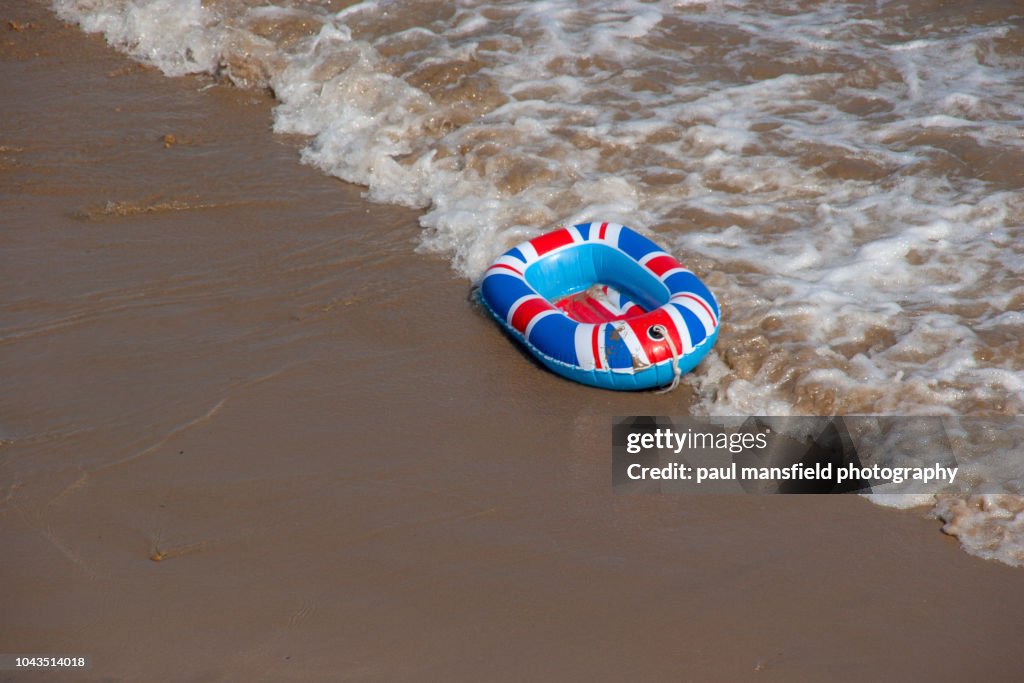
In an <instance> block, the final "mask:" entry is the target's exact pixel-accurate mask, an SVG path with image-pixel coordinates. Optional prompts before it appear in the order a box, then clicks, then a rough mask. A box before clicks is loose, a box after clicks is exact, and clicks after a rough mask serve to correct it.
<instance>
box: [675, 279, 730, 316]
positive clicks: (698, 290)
mask: <svg viewBox="0 0 1024 683" xmlns="http://www.w3.org/2000/svg"><path fill="white" fill-rule="evenodd" d="M665 286H667V287H668V290H669V292H670V294H669V296H674V295H676V294H682V293H683V292H687V293H689V294H696V295H697V296H699V297H700V298H702V299H704V301H706V302H708V305H709V306H711V310H713V311H714V312H715V318H716V319H717V318H718V317H719V313H718V302H717V301H715V297H714V296H712V295H711V291H710V290H708V288H707V287H705V286H704V283H703V282H701V281H700V280H699V279H697V276H696V275H694V274H693V273H676V274H675V275H669V276H668V277H667V278H665Z"/></svg>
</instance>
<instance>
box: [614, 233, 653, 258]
mask: <svg viewBox="0 0 1024 683" xmlns="http://www.w3.org/2000/svg"><path fill="white" fill-rule="evenodd" d="M619 249H621V250H622V251H624V252H626V253H627V254H629V255H630V256H632V257H633V258H634V259H635V260H637V261H639V260H640V259H642V258H643V257H644V256H647V255H648V254H650V253H651V252H652V251H661V249H660V248H659V247H658V245H656V244H655V243H654V242H652V241H650V240H649V239H647V238H646V237H644V236H643V235H640V234H637V233H635V232H633V231H632V230H630V229H629V228H622V231H621V232H620V233H619Z"/></svg>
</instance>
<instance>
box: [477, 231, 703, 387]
mask: <svg viewBox="0 0 1024 683" xmlns="http://www.w3.org/2000/svg"><path fill="white" fill-rule="evenodd" d="M480 298H481V300H482V301H483V303H484V305H485V306H486V307H487V309H488V310H489V311H490V312H491V315H493V316H494V318H495V319H496V320H497V321H498V322H499V323H501V324H502V325H503V326H504V327H505V328H506V329H507V330H508V331H509V333H511V334H512V336H513V337H515V338H516V339H517V340H519V341H520V342H521V343H522V344H523V345H524V346H525V347H526V348H527V349H529V351H530V352H531V353H532V354H533V355H534V356H536V358H537V359H538V360H539V361H540V362H541V363H543V364H544V365H546V366H547V367H548V368H550V369H551V370H552V371H554V372H556V373H558V374H559V375H562V376H563V377H567V378H569V379H571V380H575V381H577V382H582V383H583V384H589V385H591V386H596V387H603V388H606V389H618V390H638V389H651V388H654V387H659V386H665V385H668V384H674V383H675V382H676V381H677V379H678V377H679V375H680V374H681V373H685V372H689V371H690V370H692V369H693V368H694V367H695V366H696V365H697V364H698V363H699V362H700V361H701V360H702V359H703V358H704V356H706V355H707V353H708V351H710V350H711V347H712V346H713V345H714V343H715V340H716V339H717V337H718V326H719V308H718V302H716V301H715V297H714V296H713V295H712V294H711V292H710V291H709V290H708V288H707V287H706V286H705V285H704V283H702V282H701V281H700V280H699V279H698V278H697V276H695V275H694V274H693V273H691V272H690V271H689V270H687V269H685V268H684V267H683V266H682V265H681V264H680V263H679V262H678V261H677V260H676V259H675V258H674V257H672V256H671V255H670V254H668V253H667V252H665V251H664V250H662V249H661V248H660V247H658V246H657V245H656V244H655V243H654V242H651V241H650V240H649V239H647V238H646V237H644V236H642V235H640V234H638V233H636V232H634V231H633V230H630V229H629V228H627V227H624V226H622V225H617V224H613V223H584V224H581V225H575V226H573V227H566V228H560V229H558V230H555V231H553V232H549V233H547V234H544V235H541V236H540V237H535V238H534V239H532V240H529V241H528V242H523V243H522V244H520V245H518V246H516V247H514V248H512V249H509V250H508V251H507V252H505V253H504V254H503V255H502V256H501V257H499V258H498V259H497V260H496V261H495V262H494V263H493V264H492V265H491V267H490V268H488V269H487V272H486V273H485V274H484V277H483V280H482V282H481V284H480Z"/></svg>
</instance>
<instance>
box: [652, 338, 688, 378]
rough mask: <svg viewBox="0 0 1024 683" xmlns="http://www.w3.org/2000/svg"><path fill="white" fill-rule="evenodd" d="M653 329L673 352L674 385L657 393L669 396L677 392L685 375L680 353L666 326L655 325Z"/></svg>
mask: <svg viewBox="0 0 1024 683" xmlns="http://www.w3.org/2000/svg"><path fill="white" fill-rule="evenodd" d="M651 329H653V330H654V331H656V332H658V333H659V334H660V335H661V336H662V337H664V338H665V341H667V342H668V348H669V349H671V350H672V374H673V375H674V376H673V377H672V384H669V385H668V386H667V387H665V388H664V389H659V390H658V392H657V393H659V394H667V393H669V392H672V391H675V388H676V387H678V386H679V378H680V377H682V375H683V373H682V371H681V370H680V369H679V352H678V351H676V345H675V342H673V341H672V337H671V335H669V333H668V330H667V329H666V328H665V326H664V325H655V326H654V327H652V328H651Z"/></svg>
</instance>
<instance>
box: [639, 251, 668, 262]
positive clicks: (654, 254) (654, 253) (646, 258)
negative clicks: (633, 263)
mask: <svg viewBox="0 0 1024 683" xmlns="http://www.w3.org/2000/svg"><path fill="white" fill-rule="evenodd" d="M659 256H668V257H671V256H672V254H669V253H668V252H664V251H661V250H660V249H659V250H658V251H652V252H651V253H650V254H647V255H646V256H644V257H643V258H642V259H640V260H639V261H637V263H639V264H640V265H641V266H646V265H647V262H648V261H650V260H651V259H655V258H658V257H659Z"/></svg>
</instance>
